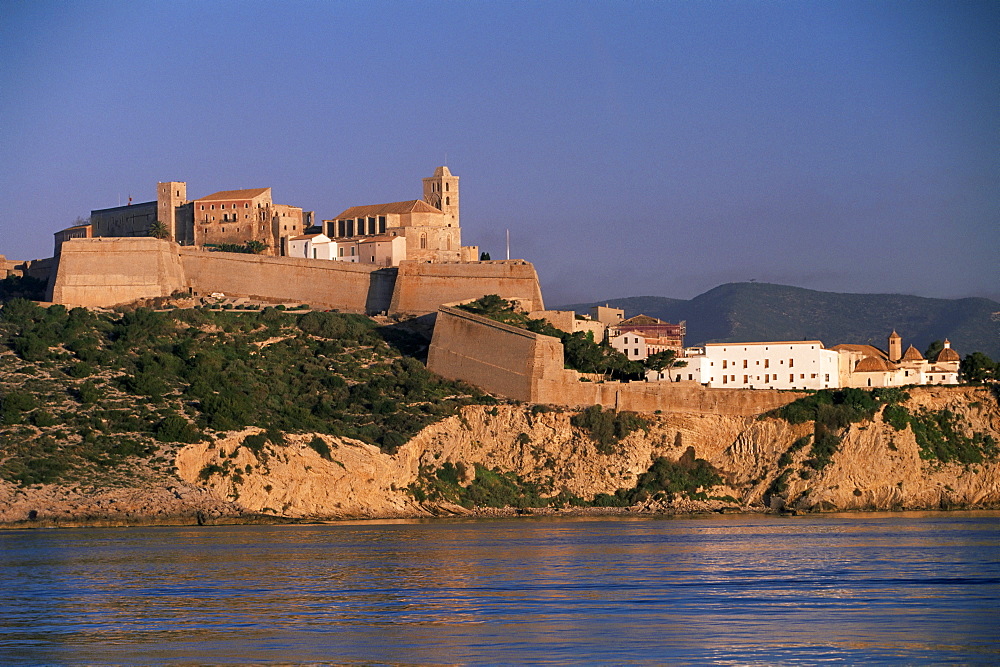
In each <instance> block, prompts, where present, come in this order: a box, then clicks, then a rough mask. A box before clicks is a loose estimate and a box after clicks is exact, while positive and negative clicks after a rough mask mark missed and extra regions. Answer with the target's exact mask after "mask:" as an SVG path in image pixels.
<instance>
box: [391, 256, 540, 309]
mask: <svg viewBox="0 0 1000 667" xmlns="http://www.w3.org/2000/svg"><path fill="white" fill-rule="evenodd" d="M485 294H502V295H504V297H506V298H508V299H512V298H513V299H518V300H520V301H521V302H522V303H524V304H525V307H526V308H527V309H528V310H542V309H543V308H544V306H543V305H542V290H541V288H540V287H539V285H538V274H536V273H535V267H534V266H532V265H531V264H530V263H529V262H525V261H524V260H520V259H516V260H499V261H492V262H491V261H487V262H471V263H463V262H449V263H433V264H432V263H429V262H411V261H405V262H401V263H400V265H399V278H398V279H397V281H396V291H395V292H394V293H393V295H392V304H391V306H390V311H391V312H394V313H413V314H417V313H432V312H434V311H436V310H437V308H438V306H440V305H441V304H443V303H455V302H458V301H463V300H465V299H478V298H479V297H481V296H483V295H485Z"/></svg>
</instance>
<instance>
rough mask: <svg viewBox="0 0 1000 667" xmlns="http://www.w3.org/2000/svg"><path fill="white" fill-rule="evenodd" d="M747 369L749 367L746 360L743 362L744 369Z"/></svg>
mask: <svg viewBox="0 0 1000 667" xmlns="http://www.w3.org/2000/svg"><path fill="white" fill-rule="evenodd" d="M746 367H747V360H746V359H744V360H743V368H746Z"/></svg>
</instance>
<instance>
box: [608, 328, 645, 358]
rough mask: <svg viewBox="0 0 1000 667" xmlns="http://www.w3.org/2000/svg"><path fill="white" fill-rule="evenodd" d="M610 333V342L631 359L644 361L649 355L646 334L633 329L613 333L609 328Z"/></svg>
mask: <svg viewBox="0 0 1000 667" xmlns="http://www.w3.org/2000/svg"><path fill="white" fill-rule="evenodd" d="M608 334H609V335H608V344H609V345H610V346H611V347H613V348H614V349H616V350H618V351H619V352H621V353H622V354H624V355H625V356H626V357H628V360H629V361H644V360H645V359H646V357H648V356H649V350H648V349H647V347H646V338H645V337H644V336H642V335H640V334H637V333H634V332H631V331H627V332H625V333H619V334H612V331H611V330H609V331H608Z"/></svg>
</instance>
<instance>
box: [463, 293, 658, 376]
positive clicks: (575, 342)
mask: <svg viewBox="0 0 1000 667" xmlns="http://www.w3.org/2000/svg"><path fill="white" fill-rule="evenodd" d="M459 307H460V308H462V309H463V310H467V311H469V312H470V313H475V314H477V315H483V316H485V317H489V318H490V319H493V320H496V321H497V322H503V323H504V324H510V325H511V326H515V327H520V328H521V329H527V330H528V331H532V332H534V333H538V334H543V335H546V336H552V337H553V338H558V339H559V340H560V341H561V342H562V344H563V355H564V357H563V361H564V363H565V366H566V368H569V369H572V370H575V371H579V372H581V373H600V374H603V375H605V376H607V377H609V378H613V379H619V380H637V379H641V378H642V377H643V375H644V373H645V370H646V366H645V365H643V364H642V363H640V362H638V361H630V360H629V358H628V357H626V356H625V355H624V354H622V353H621V352H619V351H618V350H616V349H614V348H612V347H611V346H610V345H608V344H606V343H596V342H595V341H594V337H593V334H592V333H590V332H587V333H584V332H582V331H575V332H573V333H568V332H566V331H563V330H561V329H557V328H555V327H554V326H552V325H551V324H549V323H548V322H546V321H545V320H541V319H532V318H529V317H528V316H527V315H526V314H525V313H522V312H518V311H516V310H515V308H514V304H513V303H511V302H509V301H507V300H505V299H502V298H500V297H499V296H497V295H495V294H490V295H487V296H484V297H482V298H481V299H477V300H476V301H473V302H471V303H467V304H465V305H462V306H459ZM663 357H664V355H663V354H660V355H658V356H657V358H656V359H653V357H650V361H651V363H656V362H660V361H662V360H663ZM671 361H672V355H671V358H670V359H668V360H667V364H665V365H669V362H671Z"/></svg>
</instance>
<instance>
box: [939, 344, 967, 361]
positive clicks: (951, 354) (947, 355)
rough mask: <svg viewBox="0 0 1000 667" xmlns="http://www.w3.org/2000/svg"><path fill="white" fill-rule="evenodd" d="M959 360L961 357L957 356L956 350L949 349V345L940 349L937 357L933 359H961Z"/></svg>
mask: <svg viewBox="0 0 1000 667" xmlns="http://www.w3.org/2000/svg"><path fill="white" fill-rule="evenodd" d="M961 360H962V358H961V357H960V356H958V352H956V351H955V350H953V349H951V348H950V347H946V348H944V349H943V350H941V353H940V354H938V357H937V359H935V361H936V362H938V363H940V362H942V361H961Z"/></svg>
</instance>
